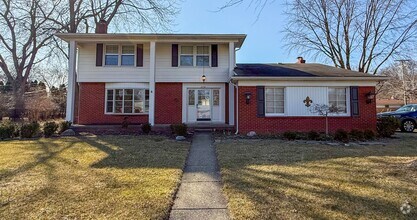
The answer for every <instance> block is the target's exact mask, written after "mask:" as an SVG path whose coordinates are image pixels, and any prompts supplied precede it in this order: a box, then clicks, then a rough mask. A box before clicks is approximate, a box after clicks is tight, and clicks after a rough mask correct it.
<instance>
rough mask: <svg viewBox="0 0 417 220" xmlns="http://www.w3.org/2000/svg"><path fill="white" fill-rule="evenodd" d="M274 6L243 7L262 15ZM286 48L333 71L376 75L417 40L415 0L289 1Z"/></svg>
mask: <svg viewBox="0 0 417 220" xmlns="http://www.w3.org/2000/svg"><path fill="white" fill-rule="evenodd" d="M273 1H274V0H228V1H226V3H225V6H224V7H223V8H225V7H231V6H234V5H236V4H240V3H243V2H249V4H256V5H257V6H258V8H260V9H261V10H260V11H259V10H258V11H259V13H260V12H261V11H262V9H263V7H265V5H266V2H273ZM286 4H287V10H286V15H287V17H288V23H287V25H286V27H285V29H284V33H285V34H286V37H285V38H286V41H287V44H286V47H287V48H288V49H290V50H296V51H298V52H302V53H309V54H312V55H315V56H318V57H322V58H325V59H326V60H330V61H331V62H332V63H333V65H334V66H336V67H340V68H345V69H356V70H358V71H360V72H365V73H369V72H373V73H374V74H376V73H377V72H378V70H379V69H380V68H381V66H383V65H384V64H385V63H386V62H387V61H388V60H389V59H390V58H391V57H393V56H395V55H396V54H397V53H399V52H400V50H401V48H402V47H406V46H408V45H410V44H411V43H413V42H412V41H413V40H416V38H417V2H416V1H415V0H287V3H286Z"/></svg>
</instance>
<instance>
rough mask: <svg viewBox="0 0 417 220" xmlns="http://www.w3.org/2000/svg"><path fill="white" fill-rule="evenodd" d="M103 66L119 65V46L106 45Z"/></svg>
mask: <svg viewBox="0 0 417 220" xmlns="http://www.w3.org/2000/svg"><path fill="white" fill-rule="evenodd" d="M105 64H106V66H117V65H119V46H118V45H106V55H105Z"/></svg>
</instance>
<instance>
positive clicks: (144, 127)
mask: <svg viewBox="0 0 417 220" xmlns="http://www.w3.org/2000/svg"><path fill="white" fill-rule="evenodd" d="M141 128H142V132H143V133H145V134H149V132H151V130H152V125H151V124H149V123H145V124H143V125H142V127H141Z"/></svg>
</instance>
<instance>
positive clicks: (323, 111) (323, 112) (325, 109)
mask: <svg viewBox="0 0 417 220" xmlns="http://www.w3.org/2000/svg"><path fill="white" fill-rule="evenodd" d="M308 109H309V111H310V112H311V113H316V114H318V115H320V116H324V117H325V118H326V136H329V115H331V114H338V113H339V112H340V109H338V108H337V107H336V106H329V105H326V104H313V105H311V106H309V107H308Z"/></svg>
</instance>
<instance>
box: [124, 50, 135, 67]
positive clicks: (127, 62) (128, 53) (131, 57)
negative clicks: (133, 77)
mask: <svg viewBox="0 0 417 220" xmlns="http://www.w3.org/2000/svg"><path fill="white" fill-rule="evenodd" d="M121 62H122V66H133V65H134V64H135V47H134V46H133V45H130V46H122V59H121Z"/></svg>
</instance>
